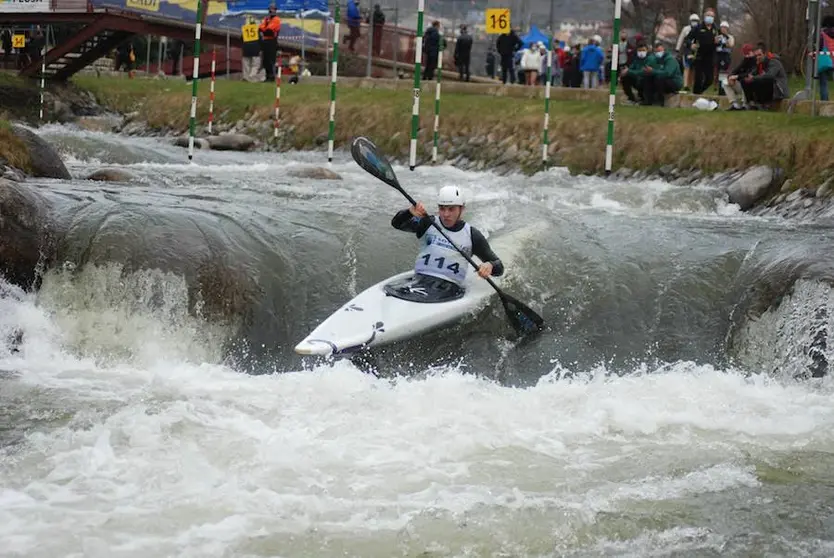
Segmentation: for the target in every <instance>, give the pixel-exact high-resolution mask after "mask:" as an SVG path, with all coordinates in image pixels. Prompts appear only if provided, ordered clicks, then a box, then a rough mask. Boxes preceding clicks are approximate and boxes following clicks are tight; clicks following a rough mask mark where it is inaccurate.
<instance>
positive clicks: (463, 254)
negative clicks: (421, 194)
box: [394, 184, 504, 298]
mask: <svg viewBox="0 0 834 558" xmlns="http://www.w3.org/2000/svg"><path fill="white" fill-rule="evenodd" d="M394 188H396V189H397V190H399V191H400V193H401V194H402V195H403V196H405V199H407V200H408V201H409V202H411V205H413V206H414V205H417V202H416V201H414V198H412V197H411V195H409V193H408V192H406V191H405V190H403V189H402V188H401V187H400V185H399V184H397V185H396V186H394ZM427 218H428V220H429V221H431V224H432V226H434V228H435V229H437V231H438V232H439V233H440V234H442V235H443V238H445V239H446V240H448V241H449V244H451V245H452V247H453V248H454V249H455V250H457V251H458V252H460V255H461V256H463V257H464V258H466V261H467V262H469V263H470V264H472V267H474V268H475V269H480V266H479V265H478V264H477V263H475V260H473V259H472V258H471V257H470V256H469V254H467V253H466V252H464V251H463V250H461V249H460V246H458V245H457V244H455V242H454V241H453V240H452V239H451V238H449V235H448V234H446V231H444V230H443V229H442V228H441V227H440V225H438V224H437V221H435V220H434V219H432V218H431V215H428V216H427ZM484 279H486V280H487V283H489V284H490V285H492V288H493V289H495V292H497V293H498V294H499V295H500V296H501V298H504V293H503V292H502V291H501V289H499V288H498V285H496V284H495V283H494V282H493V280H492V279H491V278H490V277H484Z"/></svg>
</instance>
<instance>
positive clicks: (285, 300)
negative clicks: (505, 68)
mask: <svg viewBox="0 0 834 558" xmlns="http://www.w3.org/2000/svg"><path fill="white" fill-rule="evenodd" d="M43 135H44V136H45V137H46V138H47V139H49V140H50V141H52V142H53V143H54V144H55V145H56V146H58V147H59V149H60V150H61V152H62V154H63V155H64V156H65V159H66V161H67V164H68V168H69V169H70V171H71V173H72V174H73V176H75V177H78V178H79V179H76V180H72V181H64V182H62V181H50V180H43V181H40V182H37V183H34V184H33V186H32V187H34V188H37V190H38V192H39V193H40V194H41V195H43V196H44V197H45V198H46V199H47V200H48V201H49V203H50V204H52V208H53V211H54V213H53V216H54V219H55V222H56V223H57V225H56V231H57V232H56V237H57V249H58V253H59V265H57V266H55V267H53V268H51V269H49V270H47V271H46V273H45V275H44V277H43V282H42V285H41V288H40V290H39V291H38V292H37V293H36V294H33V293H29V292H24V291H21V290H20V289H18V288H16V287H13V286H11V285H8V284H7V283H3V282H0V292H2V294H3V296H2V297H0V400H2V406H0V409H1V410H0V419H2V420H0V481H2V482H0V555H2V556H26V557H32V558H34V557H51V556H67V557H69V556H85V557H98V556H102V557H104V556H107V557H117V556H118V557H132V556H136V557H146V556H195V557H197V556H199V557H210V556H217V557H221V556H223V557H225V556H236V557H249V556H305V557H307V556H310V557H314V556H337V555H338V556H362V557H372V556H373V557H376V556H379V557H390V556H407V557H418V556H419V557H422V558H429V557H445V556H501V557H511V556H512V557H515V556H640V557H644V556H787V555H790V556H830V555H832V554H834V519H832V518H833V517H834V514H832V504H831V502H834V488H832V487H833V486H834V485H833V484H832V483H831V478H832V475H834V457H832V452H834V428H833V427H834V404H832V402H831V396H832V392H834V389H832V384H831V381H830V380H829V378H828V376H827V375H825V372H826V371H827V362H828V361H829V360H830V358H831V357H832V355H831V352H832V345H833V344H832V343H828V342H827V334H828V331H829V330H830V328H831V325H832V324H831V316H832V315H834V313H833V312H832V311H831V310H832V308H831V306H832V295H831V290H830V287H829V281H830V279H831V278H832V277H834V270H832V269H831V263H830V262H831V261H832V259H831V253H830V251H831V248H830V247H831V246H832V240H834V230H832V228H831V227H830V226H828V225H826V224H797V223H791V222H786V221H781V220H778V219H768V218H764V217H751V216H748V215H745V214H743V213H740V212H739V211H738V208H737V207H735V206H733V205H729V204H727V202H726V201H725V197H724V195H723V194H722V192H721V191H719V190H718V189H716V188H713V187H708V186H672V185H669V184H666V183H663V182H659V181H654V182H651V181H650V182H642V183H635V182H609V181H606V180H603V179H600V178H592V177H571V176H569V175H568V174H567V173H566V172H565V171H564V170H563V169H554V170H551V171H548V172H546V173H540V174H538V175H536V176H535V177H532V178H525V177H522V176H510V177H499V176H495V175H491V174H489V173H474V172H463V171H459V170H455V169H453V168H450V167H439V168H431V167H428V166H427V167H420V168H418V169H416V170H415V171H414V172H410V171H409V170H408V169H407V168H402V167H396V171H397V173H398V175H399V177H400V180H401V182H402V183H403V185H404V186H405V188H406V189H408V190H409V191H410V192H411V193H412V195H414V196H415V197H417V198H418V199H424V200H431V199H432V195H433V193H434V192H435V191H436V190H437V188H438V187H439V186H441V185H442V184H445V183H450V182H453V183H457V184H460V185H462V186H464V188H465V189H466V191H467V192H468V193H469V199H470V203H469V205H468V207H467V210H466V213H467V217H468V219H469V220H470V221H471V222H472V223H473V224H474V225H475V226H477V227H479V228H480V229H481V230H483V231H484V232H485V233H487V234H488V236H489V237H490V239H491V240H494V241H495V242H496V243H499V242H500V241H501V238H502V235H503V237H504V238H515V239H516V240H513V241H512V242H510V243H509V244H508V245H506V246H505V248H504V249H505V250H507V251H512V252H513V266H512V269H511V270H510V272H509V276H508V279H507V281H508V282H507V283H506V290H507V291H508V292H510V293H511V294H513V295H514V296H516V297H518V298H520V299H522V300H524V301H526V302H528V303H529V304H530V305H531V306H532V307H533V308H535V309H536V310H538V311H540V313H541V314H542V315H543V317H544V318H545V320H546V321H547V323H548V326H549V330H548V331H546V332H544V333H543V334H542V335H540V336H538V337H536V338H535V339H533V340H530V341H526V342H521V341H519V340H517V339H515V338H514V337H513V334H512V332H511V330H510V329H509V328H508V326H507V325H506V323H505V322H504V320H503V318H502V311H501V308H500V305H497V304H494V305H491V306H489V307H488V308H485V309H484V310H483V311H482V312H480V313H479V314H478V315H477V316H474V317H471V318H469V319H467V320H465V321H464V322H462V323H460V324H457V325H455V326H453V327H451V328H448V329H446V330H443V331H440V332H433V333H431V334H427V335H425V336H423V337H421V338H418V339H415V340H413V341H409V342H406V343H402V344H399V345H396V346H392V347H390V348H388V349H386V350H384V351H380V353H379V354H377V355H376V362H377V365H378V367H379V370H380V376H381V377H379V378H377V377H375V376H373V375H371V374H367V373H364V372H363V371H362V370H361V369H360V367H357V366H356V365H354V364H353V363H351V362H349V361H337V362H335V363H332V362H325V361H308V360H303V359H301V358H300V357H297V356H295V355H294V354H293V352H292V347H293V346H294V345H295V344H296V343H297V342H298V341H299V340H301V339H302V338H303V337H304V336H305V335H306V334H307V333H308V332H309V331H310V330H311V329H312V328H313V327H315V326H316V324H318V323H319V322H320V321H321V320H322V319H324V318H326V317H327V316H328V315H329V314H330V313H331V312H332V311H333V310H335V309H336V308H337V307H338V306H339V305H341V304H342V303H343V302H345V301H346V300H347V299H349V298H350V297H351V296H352V295H354V294H356V293H358V292H359V291H361V290H362V289H364V288H365V287H366V286H369V285H370V284H372V283H373V282H376V281H379V280H380V279H382V278H384V277H387V276H389V275H393V274H394V273H397V272H399V271H401V270H403V269H406V268H407V267H408V266H409V265H411V264H412V262H413V258H414V254H415V250H416V240H415V239H413V238H412V237H409V236H408V235H406V234H404V233H401V232H398V231H395V230H393V229H392V228H391V227H390V224H389V221H390V217H391V216H392V215H393V213H394V212H395V211H396V210H398V209H400V208H402V207H405V205H404V200H403V199H402V198H401V196H400V195H399V194H398V193H397V192H395V191H393V190H392V189H390V188H388V187H387V186H385V185H382V184H381V183H379V182H378V181H376V180H375V179H373V178H372V177H370V176H369V175H367V174H365V173H364V172H363V171H362V170H361V169H359V168H358V167H357V166H356V165H355V164H354V163H352V161H350V160H349V158H348V156H347V155H346V154H344V153H342V154H340V155H339V157H338V159H337V161H335V162H334V164H333V166H332V169H333V170H334V171H336V172H338V173H340V174H341V175H342V176H343V178H344V179H343V180H341V181H317V180H310V179H296V178H292V177H291V176H289V173H290V171H292V170H293V169H297V168H299V167H300V166H305V165H310V164H314V165H320V166H324V165H326V163H325V161H326V159H325V157H324V155H323V154H322V153H320V152H318V153H292V154H274V153H271V154H267V153H246V154H240V153H218V152H200V151H198V152H197V153H196V156H195V163H194V164H189V163H188V162H187V158H186V153H185V151H184V150H181V149H177V148H172V147H170V146H168V145H167V144H166V143H164V142H162V141H161V140H157V139H138V138H123V137H118V136H112V135H108V134H98V133H92V132H82V131H77V130H73V129H70V128H64V127H57V126H56V127H49V128H46V129H45V130H44V131H43ZM102 165H116V166H119V167H121V168H124V169H126V170H128V171H129V172H131V173H132V174H133V175H135V176H136V177H137V181H135V182H131V183H124V184H122V183H112V184H103V183H96V182H88V181H85V180H81V179H80V178H81V177H83V176H85V175H86V174H87V173H88V172H90V171H91V170H93V169H95V168H98V167H99V166H102ZM534 225H535V226H534ZM531 227H532V228H531ZM531 230H532V231H535V234H524V231H531ZM514 235H515V236H514ZM519 239H521V240H519ZM499 255H500V254H499ZM15 339H18V340H20V342H19V343H15V342H14V340H15ZM815 376H817V377H815Z"/></svg>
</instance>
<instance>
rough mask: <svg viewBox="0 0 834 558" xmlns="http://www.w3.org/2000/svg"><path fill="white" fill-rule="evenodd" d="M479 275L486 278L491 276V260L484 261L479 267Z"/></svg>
mask: <svg viewBox="0 0 834 558" xmlns="http://www.w3.org/2000/svg"><path fill="white" fill-rule="evenodd" d="M478 275H480V276H481V277H484V278H486V277H489V276H490V275H492V264H491V263H489V262H486V263H482V264H481V265H480V266H479V267H478Z"/></svg>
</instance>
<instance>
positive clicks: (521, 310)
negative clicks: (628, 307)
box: [350, 136, 544, 334]
mask: <svg viewBox="0 0 834 558" xmlns="http://www.w3.org/2000/svg"><path fill="white" fill-rule="evenodd" d="M350 153H351V155H353V160H354V161H356V163H357V164H358V165H359V166H360V167H362V168H363V169H365V170H366V171H368V172H369V173H370V174H372V175H374V176H375V177H376V178H378V179H380V180H382V181H383V182H385V183H386V184H388V185H389V186H391V187H392V188H395V189H396V190H397V191H399V192H400V193H401V194H402V195H403V196H405V199H407V200H408V201H409V202H410V203H411V205H417V202H416V201H414V198H412V197H411V196H410V195H409V194H408V192H406V191H405V190H403V187H402V186H400V182H399V180H397V175H396V174H394V169H392V168H391V164H390V163H389V162H388V159H386V158H385V156H384V155H383V154H382V153H380V152H379V149H378V148H377V146H376V145H374V143H373V142H372V141H371V140H369V139H368V138H366V137H361V136H360V137H358V138H354V140H353V142H352V144H351V146H350ZM431 222H432V225H433V226H434V227H435V228H436V229H437V230H438V231H439V232H440V234H442V235H443V236H444V237H445V238H446V240H448V241H449V243H450V244H451V245H452V246H453V247H454V248H455V250H457V251H458V252H460V254H461V255H462V256H463V257H464V258H466V261H467V262H469V263H470V264H472V267H474V268H475V269H478V264H476V263H475V261H474V260H473V259H472V258H470V257H469V256H468V255H467V254H466V253H464V252H463V251H462V250H461V249H460V248H459V247H458V246H457V245H456V244H455V243H454V242H453V241H452V239H451V238H449V236H448V235H447V234H446V232H445V231H444V230H443V229H442V228H440V226H439V225H438V224H437V223H436V222H435V221H434V219H431ZM485 279H486V280H487V282H488V283H489V284H490V285H491V286H492V288H493V289H495V292H497V293H498V296H499V297H500V298H501V303H502V304H503V305H504V311H505V312H506V313H507V318H508V319H509V320H510V323H511V324H512V326H513V328H514V329H515V330H516V331H517V332H518V333H520V334H528V333H534V332H537V331H541V330H542V329H543V328H544V320H543V319H542V317H541V316H539V315H538V314H536V313H535V312H533V310H531V309H530V308H528V307H527V306H525V305H524V304H522V303H521V302H519V301H518V300H517V299H515V298H513V297H511V296H510V295H508V294H507V293H505V292H504V291H502V290H501V289H500V288H498V285H496V284H495V283H494V282H493V280H492V279H491V278H489V277H486V278H485Z"/></svg>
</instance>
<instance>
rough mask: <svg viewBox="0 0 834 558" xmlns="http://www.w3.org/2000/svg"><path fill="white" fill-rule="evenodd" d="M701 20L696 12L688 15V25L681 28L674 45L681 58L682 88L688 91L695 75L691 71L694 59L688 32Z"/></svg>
mask: <svg viewBox="0 0 834 558" xmlns="http://www.w3.org/2000/svg"><path fill="white" fill-rule="evenodd" d="M700 22H701V18H700V17H699V16H698V14H692V15H690V16H689V25H686V26H685V27H684V28H683V29H682V30H681V34H680V36H679V37H678V44H677V45H676V46H675V50H676V51H677V54H678V57H679V58H680V59H681V62H682V63H683V90H684V91H689V90H691V89H692V83H693V81H694V79H693V78H694V77H695V75H694V74H693V73H692V61H693V60H694V59H695V53H694V52H693V51H692V40H691V39H690V38H689V34H690V33H691V32H692V30H693V29H694V28H695V27H697V26H698V24H699V23H700Z"/></svg>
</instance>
